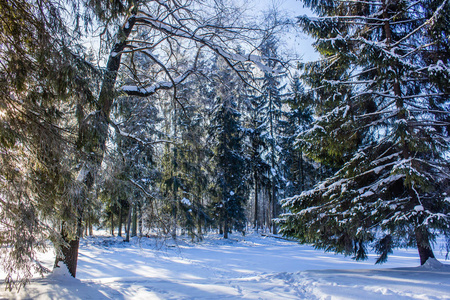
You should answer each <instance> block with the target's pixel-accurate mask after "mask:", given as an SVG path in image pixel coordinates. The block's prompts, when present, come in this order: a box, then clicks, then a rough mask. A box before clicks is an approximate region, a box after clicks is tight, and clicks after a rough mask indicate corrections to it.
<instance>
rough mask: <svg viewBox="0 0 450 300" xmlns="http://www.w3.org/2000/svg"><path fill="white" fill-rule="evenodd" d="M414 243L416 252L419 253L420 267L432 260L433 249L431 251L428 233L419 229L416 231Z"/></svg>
mask: <svg viewBox="0 0 450 300" xmlns="http://www.w3.org/2000/svg"><path fill="white" fill-rule="evenodd" d="M416 243H417V250H418V251H419V257H420V265H423V264H425V263H426V262H427V260H428V259H429V258H434V253H433V249H431V244H430V240H429V238H428V232H427V231H426V230H424V229H421V228H417V229H416Z"/></svg>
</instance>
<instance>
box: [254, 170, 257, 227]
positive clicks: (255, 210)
mask: <svg viewBox="0 0 450 300" xmlns="http://www.w3.org/2000/svg"><path fill="white" fill-rule="evenodd" d="M253 179H254V180H255V209H254V214H255V217H254V219H253V227H254V228H255V229H256V231H258V176H257V173H256V171H255V172H254V175H253Z"/></svg>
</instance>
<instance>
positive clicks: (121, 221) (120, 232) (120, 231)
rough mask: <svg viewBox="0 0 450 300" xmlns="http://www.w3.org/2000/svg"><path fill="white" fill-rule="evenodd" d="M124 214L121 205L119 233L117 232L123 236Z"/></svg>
mask: <svg viewBox="0 0 450 300" xmlns="http://www.w3.org/2000/svg"><path fill="white" fill-rule="evenodd" d="M122 215H123V209H122V206H121V207H120V209H119V233H118V234H117V236H122V224H123V220H122Z"/></svg>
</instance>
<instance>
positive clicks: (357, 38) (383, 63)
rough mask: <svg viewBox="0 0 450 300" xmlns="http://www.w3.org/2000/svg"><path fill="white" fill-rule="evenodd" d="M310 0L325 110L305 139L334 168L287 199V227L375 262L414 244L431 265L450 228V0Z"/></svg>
mask: <svg viewBox="0 0 450 300" xmlns="http://www.w3.org/2000/svg"><path fill="white" fill-rule="evenodd" d="M304 3H305V4H306V5H307V6H309V7H310V8H311V9H313V10H314V11H315V12H316V13H317V14H318V15H319V17H318V18H308V17H301V18H299V24H300V25H301V26H302V27H303V28H304V29H305V30H306V31H307V32H309V33H310V34H311V35H313V36H314V37H315V38H317V41H316V48H317V49H318V50H319V52H320V53H321V54H322V58H323V59H322V60H321V61H318V62H313V63H310V64H306V65H305V68H304V69H305V76H304V78H305V81H306V82H307V83H308V84H309V85H311V87H312V93H314V96H315V98H316V112H317V114H318V116H317V120H316V122H315V124H314V126H313V128H312V129H311V130H309V131H308V132H306V133H305V134H304V135H303V136H302V138H303V140H304V141H305V142H306V145H307V146H308V147H306V149H307V153H308V154H309V155H310V157H313V158H315V159H316V160H319V161H321V162H323V163H326V164H328V165H330V166H333V167H334V168H335V170H337V171H336V173H335V174H334V175H333V176H331V177H329V178H327V179H326V180H324V181H323V182H321V183H319V184H318V185H317V186H316V187H315V188H314V189H312V190H310V191H307V192H304V193H302V194H300V195H298V196H294V197H292V198H290V199H287V200H286V201H285V202H284V206H285V207H286V208H287V209H289V210H290V213H288V214H285V215H284V217H283V221H282V222H283V225H282V226H283V233H284V234H285V235H289V236H293V237H296V238H298V239H300V241H303V242H312V243H314V244H315V246H316V247H318V248H323V249H326V250H328V251H330V250H331V251H335V252H339V253H344V254H347V255H354V257H355V258H356V259H365V258H366V257H367V254H366V253H367V250H366V249H367V247H368V246H373V247H374V249H375V250H376V252H377V253H378V254H379V258H378V260H377V263H381V262H384V261H386V259H387V256H388V254H389V253H391V252H392V250H393V249H394V248H396V247H417V248H418V251H419V256H420V263H421V264H424V263H425V262H426V261H427V259H429V258H433V257H434V255H433V251H432V248H431V245H432V242H433V240H434V238H435V236H436V235H438V234H441V233H444V234H446V235H447V236H448V234H449V228H450V203H449V201H448V198H446V197H448V196H446V193H445V188H446V186H448V183H449V175H448V174H449V167H448V166H449V164H448V155H447V154H446V153H448V150H449V143H448V135H449V131H448V114H449V103H450V101H449V90H448V86H449V85H448V83H449V78H450V74H449V64H450V62H449V58H450V56H449V48H448V39H447V38H445V37H448V35H449V28H448V26H447V25H448V18H449V15H450V5H449V2H448V1H447V0H440V1H406V0H399V1H390V0H382V1H309V0H305V1H304ZM446 24H447V25H446ZM448 242H449V241H447V243H448Z"/></svg>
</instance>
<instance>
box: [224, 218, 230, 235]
mask: <svg viewBox="0 0 450 300" xmlns="http://www.w3.org/2000/svg"><path fill="white" fill-rule="evenodd" d="M228 231H229V229H228V220H225V221H224V222H223V238H224V239H227V238H228Z"/></svg>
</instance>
